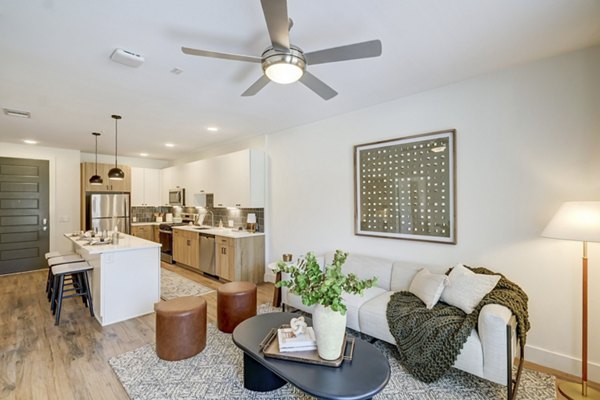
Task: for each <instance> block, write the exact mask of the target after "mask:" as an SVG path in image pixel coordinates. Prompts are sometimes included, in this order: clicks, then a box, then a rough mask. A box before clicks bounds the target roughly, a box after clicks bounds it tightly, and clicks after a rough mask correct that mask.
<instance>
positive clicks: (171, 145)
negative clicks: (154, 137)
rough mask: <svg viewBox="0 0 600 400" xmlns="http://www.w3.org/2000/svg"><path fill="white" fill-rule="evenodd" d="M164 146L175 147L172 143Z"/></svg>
mask: <svg viewBox="0 0 600 400" xmlns="http://www.w3.org/2000/svg"><path fill="white" fill-rule="evenodd" d="M165 146H167V147H175V145H174V144H173V143H165Z"/></svg>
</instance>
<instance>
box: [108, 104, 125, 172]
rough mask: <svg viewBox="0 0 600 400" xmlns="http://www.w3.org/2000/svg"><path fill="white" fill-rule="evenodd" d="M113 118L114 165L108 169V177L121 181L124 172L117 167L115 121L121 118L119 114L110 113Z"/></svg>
mask: <svg viewBox="0 0 600 400" xmlns="http://www.w3.org/2000/svg"><path fill="white" fill-rule="evenodd" d="M111 117H112V118H114V119H115V167H114V168H111V169H110V171H108V179H112V180H114V181H122V180H123V179H124V178H125V172H123V170H122V169H121V168H119V167H117V122H118V121H119V120H120V119H121V116H120V115H111Z"/></svg>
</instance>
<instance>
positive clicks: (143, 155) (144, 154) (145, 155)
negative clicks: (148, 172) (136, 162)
mask: <svg viewBox="0 0 600 400" xmlns="http://www.w3.org/2000/svg"><path fill="white" fill-rule="evenodd" d="M140 156H142V157H148V153H140Z"/></svg>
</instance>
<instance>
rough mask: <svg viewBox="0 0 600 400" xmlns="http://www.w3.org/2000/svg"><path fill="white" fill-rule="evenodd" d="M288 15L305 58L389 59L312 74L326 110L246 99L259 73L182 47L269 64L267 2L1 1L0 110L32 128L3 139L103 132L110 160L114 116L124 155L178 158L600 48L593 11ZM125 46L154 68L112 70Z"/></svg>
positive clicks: (294, 92)
mask: <svg viewBox="0 0 600 400" xmlns="http://www.w3.org/2000/svg"><path fill="white" fill-rule="evenodd" d="M288 12H289V16H290V17H291V18H292V19H293V20H294V27H293V29H292V31H291V34H290V36H291V42H292V43H294V44H296V45H298V46H299V47H301V48H302V49H303V50H305V51H314V50H319V49H323V48H328V47H335V46H339V45H344V44H350V43H354V42H361V41H366V40H371V39H380V40H381V41H382V44H383V55H382V56H381V57H379V58H372V59H364V60H356V61H348V62H341V63H333V64H323V65H315V66H313V67H309V69H310V71H311V72H312V73H313V74H314V75H316V76H317V77H319V78H320V79H322V80H323V81H325V82H326V83H327V84H329V85H330V86H332V87H333V88H334V89H336V90H337V91H338V92H339V95H338V96H337V97H335V98H333V99H332V100H329V101H324V100H322V99H321V98H320V97H318V96H317V95H315V94H314V93H312V92H311V91H309V90H308V89H307V88H306V87H304V86H303V85H301V84H299V83H296V84H291V85H277V84H273V83H271V84H269V85H267V87H266V88H265V89H263V90H262V91H261V92H260V93H258V94H257V95H256V96H254V97H240V94H241V93H242V92H243V91H244V90H246V88H248V87H249V86H250V85H251V84H252V83H253V82H254V81H255V80H256V79H257V78H258V77H259V76H260V74H261V69H260V65H258V64H249V63H243V62H236V61H226V60H218V59H208V58H202V57H192V56H187V55H184V54H183V53H182V52H181V50H180V47H181V46H187V47H193V48H200V49H206V50H214V51H221V52H230V53H237V54H247V55H254V56H260V53H261V52H262V51H263V50H264V48H266V47H267V46H268V45H269V37H268V34H267V30H266V26H265V22H264V17H263V14H262V9H261V6H260V1H259V0H221V1H214V0H213V1H209V0H176V1H166V0H163V1H156V0H152V1H149V0H135V1H134V0H102V1H92V0H1V1H0V59H1V62H0V107H2V108H11V109H18V110H25V111H29V112H31V114H32V118H31V119H29V120H27V119H21V118H14V117H8V116H6V115H4V114H0V141H3V142H14V143H19V142H21V141H22V140H23V139H26V138H30V139H35V140H38V141H40V145H45V146H54V147H63V148H71V149H79V150H82V151H86V152H90V151H91V152H93V148H94V147H93V143H94V142H93V136H92V135H91V132H93V131H99V132H102V133H103V135H102V136H101V137H100V141H99V152H100V153H107V154H110V153H111V152H113V149H114V147H113V146H114V121H113V120H112V119H111V118H110V115H111V114H115V113H116V114H121V115H122V116H123V119H122V120H121V122H120V123H119V154H122V155H126V156H137V155H138V154H139V153H140V152H147V153H149V154H150V157H151V158H157V159H171V160H172V159H175V158H177V157H179V156H181V155H183V154H189V153H193V152H198V151H200V150H202V149H203V148H207V147H208V146H215V145H217V144H219V143H221V142H225V141H232V140H236V139H240V138H244V137H251V136H256V135H261V134H265V133H271V132H277V131H280V130H283V129H286V128H289V127H292V126H298V125H302V124H306V123H310V122H312V121H316V120H320V119H324V118H327V117H330V116H333V115H337V114H341V113H345V112H349V111H352V110H356V109H359V108H363V107H367V106H370V105H373V104H377V103H381V102H384V101H388V100H391V99H394V98H398V97H401V96H404V95H407V94H411V93H415V92H419V91H423V90H427V89H430V88H434V87H438V86H441V85H445V84H448V83H451V82H456V81H458V80H462V79H465V78H468V77H471V76H475V75H479V74H482V73H486V72H489V71H493V70H497V69H500V68H504V67H507V66H510V65H514V64H517V63H523V62H527V61H530V60H534V59H539V58H542V57H547V56H552V55H556V54H560V53H564V52H567V51H571V50H575V49H578V48H584V47H589V46H593V45H596V44H598V43H600V1H598V0H526V1H524V0H451V1H450V0H402V1H400V0H377V1H366V0H363V1H358V0H326V1H316V0H313V1H306V0H304V1H303V0H288ZM118 47H120V48H124V49H127V50H130V51H133V52H136V53H139V54H141V55H143V56H144V57H145V58H146V62H145V63H144V65H142V66H141V67H139V68H131V67H127V66H123V65H120V64H116V63H114V62H112V61H110V60H109V56H110V54H111V53H112V51H113V50H114V49H115V48H118ZM175 67H177V68H181V69H183V71H184V72H183V73H182V74H180V75H174V74H172V73H170V72H169V71H170V70H171V69H173V68H175ZM212 125H215V126H218V127H220V132H218V133H216V134H215V133H211V132H208V131H206V127H208V126H212ZM166 142H172V143H175V144H176V145H177V146H176V147H175V148H173V149H167V148H165V147H164V143H166Z"/></svg>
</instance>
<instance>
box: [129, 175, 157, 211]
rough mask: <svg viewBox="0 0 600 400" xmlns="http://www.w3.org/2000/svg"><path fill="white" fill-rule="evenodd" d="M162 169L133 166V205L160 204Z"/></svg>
mask: <svg viewBox="0 0 600 400" xmlns="http://www.w3.org/2000/svg"><path fill="white" fill-rule="evenodd" d="M160 183H161V170H160V169H154V168H137V167H132V168H131V205H132V206H158V205H160V204H161V184H160Z"/></svg>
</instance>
